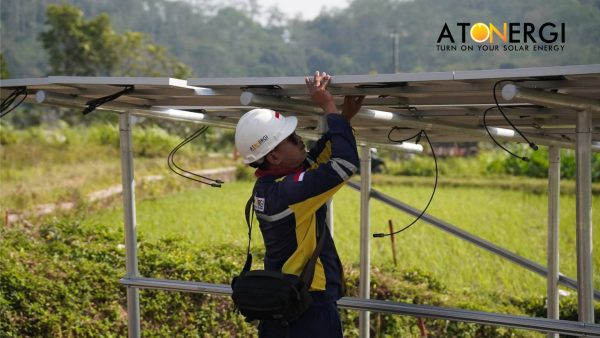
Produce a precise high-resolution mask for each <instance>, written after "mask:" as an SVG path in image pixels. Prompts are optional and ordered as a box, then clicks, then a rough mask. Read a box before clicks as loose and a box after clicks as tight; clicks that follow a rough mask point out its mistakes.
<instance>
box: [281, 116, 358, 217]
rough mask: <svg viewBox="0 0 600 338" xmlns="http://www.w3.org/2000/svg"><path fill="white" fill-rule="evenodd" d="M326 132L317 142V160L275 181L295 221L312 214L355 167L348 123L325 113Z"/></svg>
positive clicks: (351, 135) (352, 143) (346, 178)
mask: <svg viewBox="0 0 600 338" xmlns="http://www.w3.org/2000/svg"><path fill="white" fill-rule="evenodd" d="M327 123H328V126H329V131H328V132H327V133H326V134H325V135H324V136H323V138H322V139H321V140H319V142H325V143H324V144H325V146H324V148H323V150H322V151H321V154H319V156H317V157H318V159H319V160H318V161H317V163H316V164H315V165H314V166H313V168H310V169H308V170H306V171H303V172H300V173H297V174H293V175H288V176H286V177H284V179H283V180H281V181H279V182H278V183H277V187H276V192H277V197H278V198H280V201H282V202H284V201H285V203H286V204H287V205H289V207H290V209H292V211H293V212H294V213H295V215H296V221H297V222H298V221H301V220H302V219H299V218H303V217H312V214H314V212H316V210H317V209H319V208H320V207H321V206H322V205H323V204H324V203H325V202H326V201H327V200H328V199H329V198H331V197H332V196H333V194H335V193H336V192H337V191H338V190H339V189H340V188H341V187H342V186H343V185H344V183H345V182H346V181H347V180H348V179H349V178H350V176H352V175H353V174H354V173H356V171H357V170H358V166H359V158H358V153H357V150H356V140H355V139H354V134H353V132H352V128H351V127H350V123H349V122H348V121H347V120H346V119H345V118H343V117H342V116H341V115H338V114H329V115H327Z"/></svg>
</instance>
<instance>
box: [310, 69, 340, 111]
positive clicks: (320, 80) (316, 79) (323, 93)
mask: <svg viewBox="0 0 600 338" xmlns="http://www.w3.org/2000/svg"><path fill="white" fill-rule="evenodd" d="M329 81H331V75H329V74H327V73H325V72H323V74H321V73H319V71H318V70H317V71H316V72H315V75H314V76H313V77H312V78H310V77H308V76H307V77H305V78H304V82H306V87H307V88H308V94H309V95H310V98H311V100H312V101H313V102H314V103H315V104H316V105H317V106H319V107H321V108H322V109H323V111H324V112H325V114H329V113H338V110H337V107H336V106H335V101H334V99H333V95H331V93H330V92H329V91H327V85H328V84H329Z"/></svg>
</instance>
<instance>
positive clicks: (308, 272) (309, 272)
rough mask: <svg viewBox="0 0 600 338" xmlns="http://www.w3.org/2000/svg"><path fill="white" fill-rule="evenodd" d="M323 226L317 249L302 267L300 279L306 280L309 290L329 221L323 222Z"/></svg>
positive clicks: (323, 244)
mask: <svg viewBox="0 0 600 338" xmlns="http://www.w3.org/2000/svg"><path fill="white" fill-rule="evenodd" d="M321 226H322V227H323V229H322V230H321V238H320V239H319V243H318V244H317V247H316V248H315V251H313V254H312V256H311V257H310V259H309V260H308V263H306V265H305V266H304V269H302V273H301V274H300V279H302V281H303V282H304V285H305V286H306V289H307V290H308V289H310V285H311V284H312V280H313V277H314V275H315V265H316V264H317V259H318V258H319V255H320V254H321V250H322V249H323V247H324V246H325V235H326V233H327V223H325V222H323V224H321Z"/></svg>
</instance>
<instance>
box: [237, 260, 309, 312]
mask: <svg viewBox="0 0 600 338" xmlns="http://www.w3.org/2000/svg"><path fill="white" fill-rule="evenodd" d="M231 287H232V289H233V294H232V296H231V297H232V298H233V302H234V304H235V307H236V309H237V310H238V311H239V312H240V313H241V314H242V315H244V317H246V320H248V321H252V320H256V319H259V320H268V319H274V320H280V321H281V322H283V323H289V322H291V321H293V320H295V319H297V318H298V317H300V315H301V314H302V313H303V312H304V311H305V310H306V309H307V308H308V306H309V305H310V304H311V303H312V298H311V296H310V293H309V292H308V287H306V285H305V284H304V282H303V281H302V279H300V278H299V277H298V276H296V275H290V274H282V273H280V272H274V271H264V270H254V271H247V272H242V274H241V275H240V276H238V277H235V278H234V279H233V281H232V283H231Z"/></svg>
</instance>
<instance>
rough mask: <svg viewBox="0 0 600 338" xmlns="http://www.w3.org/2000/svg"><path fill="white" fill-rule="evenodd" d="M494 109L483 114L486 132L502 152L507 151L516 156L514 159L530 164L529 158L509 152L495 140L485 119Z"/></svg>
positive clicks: (508, 151)
mask: <svg viewBox="0 0 600 338" xmlns="http://www.w3.org/2000/svg"><path fill="white" fill-rule="evenodd" d="M494 108H496V107H490V108H488V109H486V110H485V111H484V112H483V127H484V128H485V131H486V132H487V133H488V135H489V136H490V138H491V139H492V141H494V143H496V145H497V146H498V147H500V148H502V150H504V151H506V152H507V153H509V154H511V155H512V156H514V157H516V158H519V159H521V160H523V161H525V162H529V157H526V156H519V155H517V154H515V153H513V152H512V151H510V150H508V149H507V148H506V147H504V146H503V145H501V144H500V143H499V142H498V141H497V140H496V139H495V138H494V136H492V133H490V130H489V129H488V125H487V122H486V120H485V118H486V116H487V113H488V112H489V111H490V110H492V109H494Z"/></svg>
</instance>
